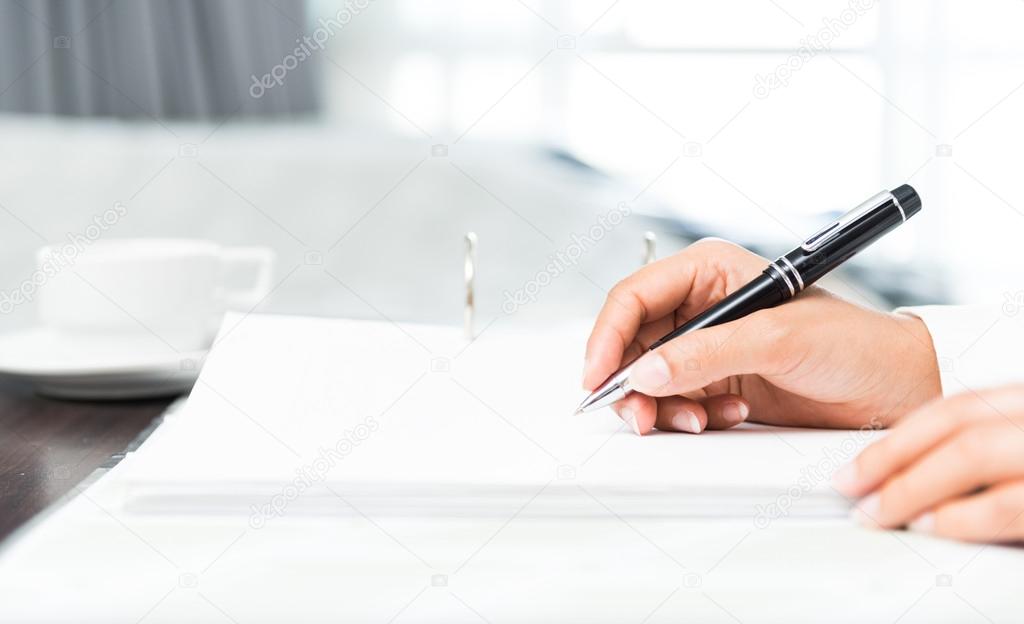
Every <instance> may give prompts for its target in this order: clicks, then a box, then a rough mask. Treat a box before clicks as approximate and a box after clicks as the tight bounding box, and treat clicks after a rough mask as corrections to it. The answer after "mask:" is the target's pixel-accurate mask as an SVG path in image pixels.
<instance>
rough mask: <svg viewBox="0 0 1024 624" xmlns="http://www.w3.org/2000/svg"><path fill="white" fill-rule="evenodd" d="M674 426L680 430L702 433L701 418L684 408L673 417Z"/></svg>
mask: <svg viewBox="0 0 1024 624" xmlns="http://www.w3.org/2000/svg"><path fill="white" fill-rule="evenodd" d="M672 426H673V427H675V428H676V429H679V430H680V431H689V432H690V433H700V419H699V418H697V415H696V414H694V413H693V412H690V411H687V410H682V411H680V412H679V413H678V414H676V415H675V416H673V417H672Z"/></svg>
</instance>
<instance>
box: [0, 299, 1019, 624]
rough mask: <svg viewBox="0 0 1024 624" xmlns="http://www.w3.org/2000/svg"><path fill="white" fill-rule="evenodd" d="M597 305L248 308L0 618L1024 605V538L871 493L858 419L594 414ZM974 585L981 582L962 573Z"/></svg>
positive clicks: (16, 544)
mask: <svg viewBox="0 0 1024 624" xmlns="http://www.w3.org/2000/svg"><path fill="white" fill-rule="evenodd" d="M585 332H586V328H585V327H583V326H580V327H575V328H558V329H557V330H551V331H549V332H546V333H543V334H541V333H535V332H529V333H527V332H519V331H512V330H510V329H507V328H504V327H501V323H500V322H499V323H496V324H495V326H493V327H491V328H489V329H487V330H485V331H484V332H483V333H482V335H481V336H480V337H479V338H478V340H476V341H475V342H473V343H471V344H467V343H466V342H465V341H463V340H462V339H461V337H460V335H459V333H458V331H457V330H455V329H445V328H434V327H422V326H414V325H402V326H396V325H394V324H390V323H368V322H356V321H336V320H313V319H299V318H284V317H261V316H248V317H240V316H233V317H229V318H228V319H227V321H226V322H225V325H224V328H223V329H222V331H221V335H220V338H219V340H218V344H217V346H216V347H215V348H214V349H213V351H212V353H211V355H210V357H209V359H208V361H207V364H206V366H205V368H204V370H203V372H202V375H201V378H200V381H199V383H198V385H197V386H196V388H195V390H194V392H193V394H192V396H191V397H190V398H189V400H188V402H187V403H186V405H185V407H184V408H183V409H182V410H180V411H179V412H177V413H175V414H172V415H169V416H168V417H167V418H166V420H165V422H164V424H163V425H162V426H160V427H159V428H158V429H157V430H156V431H155V432H154V433H153V434H152V435H151V436H150V438H149V439H148V440H147V441H146V442H145V443H144V444H143V445H142V446H141V447H140V448H139V449H138V450H137V451H135V452H134V453H131V454H130V455H129V456H128V457H127V458H126V459H125V460H124V461H122V462H121V463H120V464H119V465H118V466H116V467H115V468H114V469H113V470H112V471H111V472H110V473H109V474H107V475H105V476H104V477H103V478H101V479H99V481H98V482H96V483H94V484H93V485H91V486H89V487H88V489H85V490H83V491H80V492H78V495H77V496H76V497H74V498H73V499H72V500H71V501H70V502H69V503H68V504H67V505H66V506H64V507H62V508H60V509H58V510H56V511H55V512H54V513H53V514H51V515H49V516H47V517H45V518H43V519H42V520H41V521H39V522H38V523H37V524H35V525H34V526H32V527H30V528H29V529H27V530H26V531H24V532H23V533H22V534H21V535H20V536H17V537H16V538H15V539H12V540H10V541H8V542H7V543H6V544H5V546H6V547H5V548H4V550H3V551H2V553H0V621H5V622H6V621H11V622H53V621H76V622H112V621H129V622H140V621H141V622H146V623H147V624H153V623H159V622H181V621H195V622H230V621H234V622H239V623H246V624H251V623H260V622H279V621H283V620H288V621H351V622H364V621H377V622H402V621H418V622H453V621H467V622H479V621H492V622H498V621H581V622H582V621H586V622H601V621H607V622H622V621H646V622H662V621H664V622H675V621H680V620H681V619H689V620H694V621H722V622H735V621H741V622H791V621H797V620H828V621H835V622H864V621H893V620H897V619H898V620H899V621H900V622H917V621H928V622H960V621H966V620H970V619H972V618H973V619H977V618H978V617H979V614H984V616H985V617H986V618H989V619H993V620H994V621H995V620H998V619H1000V618H1003V619H1007V620H1012V619H1013V618H1014V617H1016V614H1017V613H1019V612H1020V610H1021V608H1024V602H1022V601H1024V599H1022V598H1021V594H1020V592H1019V587H1018V585H1019V578H1020V575H1021V573H1022V572H1024V557H1022V555H1021V553H1020V552H1018V551H1017V550H1016V549H1013V548H1004V547H999V546H988V547H980V546H978V545H971V544H957V543H952V542H946V541H942V540H933V539H929V538H927V537H924V536H921V535H914V534H907V533H887V532H881V531H867V530H862V529H858V528H856V527H854V526H852V525H851V524H850V523H849V522H848V521H847V520H846V519H845V506H846V501H843V500H842V499H841V498H840V497H837V495H835V493H834V492H832V491H831V490H830V488H828V475H829V473H830V472H831V470H832V469H834V468H835V467H836V466H838V465H839V464H840V463H842V462H844V461H846V460H847V459H848V458H849V457H851V456H852V455H853V454H854V453H856V451H857V449H859V448H860V446H862V445H863V444H864V443H866V441H867V440H866V439H865V438H866V437H867V436H866V435H865V434H862V433H861V432H857V431H809V430H786V429H778V428H768V427H757V426H746V427H743V428H741V429H739V430H736V431H728V432H707V433H704V434H701V435H699V436H694V435H688V434H657V433H655V434H653V435H650V436H644V437H643V438H639V437H637V436H635V435H634V434H633V433H632V432H631V431H629V430H628V429H627V428H626V427H624V426H623V424H622V423H621V422H620V421H619V420H618V419H617V418H616V417H615V416H614V415H613V414H612V413H611V412H603V413H594V414H587V415H585V416H573V415H572V411H573V408H574V407H575V405H576V404H577V403H578V402H579V400H580V398H581V397H580V395H581V394H583V393H582V391H580V390H577V387H578V381H577V378H578V374H579V366H580V353H581V352H582V345H583V340H584V338H585ZM954 589H955V591H954Z"/></svg>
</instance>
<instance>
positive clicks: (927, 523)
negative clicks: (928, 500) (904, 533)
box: [907, 511, 935, 533]
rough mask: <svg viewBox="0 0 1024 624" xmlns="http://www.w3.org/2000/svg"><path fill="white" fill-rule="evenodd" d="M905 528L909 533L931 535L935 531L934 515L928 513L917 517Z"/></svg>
mask: <svg viewBox="0 0 1024 624" xmlns="http://www.w3.org/2000/svg"><path fill="white" fill-rule="evenodd" d="M907 528H908V529H910V530H911V531H917V532H918V533H931V532H933V531H934V530H935V514H934V513H932V512H930V511H928V512H925V513H923V514H921V515H920V516H918V517H917V520H914V521H913V522H911V523H910V524H908V525H907Z"/></svg>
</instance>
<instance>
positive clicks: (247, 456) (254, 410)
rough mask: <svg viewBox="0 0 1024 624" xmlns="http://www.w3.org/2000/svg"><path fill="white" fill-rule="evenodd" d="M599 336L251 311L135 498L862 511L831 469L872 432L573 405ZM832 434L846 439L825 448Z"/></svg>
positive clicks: (539, 511) (598, 510)
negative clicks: (639, 430)
mask: <svg viewBox="0 0 1024 624" xmlns="http://www.w3.org/2000/svg"><path fill="white" fill-rule="evenodd" d="M227 327H229V328H230V327H231V325H230V324H229V325H228V326H227ZM584 337H585V336H583V335H581V334H580V332H577V334H576V335H571V334H567V333H566V332H565V331H562V332H559V333H555V332H552V333H550V334H548V335H543V334H541V335H537V334H517V333H509V332H502V331H500V330H498V329H492V330H491V331H490V333H488V332H485V333H484V334H483V335H482V336H481V337H480V338H479V339H478V340H477V341H476V342H474V343H468V342H467V341H465V340H464V339H463V338H462V337H461V335H460V334H459V333H458V332H456V331H454V330H452V329H447V328H432V327H422V326H406V327H399V326H396V325H392V324H387V323H372V322H365V321H331V320H303V321H296V320H295V319H290V318H287V317H277V318H275V317H261V318H250V319H247V320H246V321H245V322H244V323H242V324H241V325H239V327H238V328H237V329H236V330H234V331H226V332H225V335H224V337H223V339H222V341H221V343H220V344H219V345H218V347H217V348H216V349H215V350H214V353H213V354H212V355H211V357H210V358H209V360H208V362H207V364H206V367H205V368H204V370H203V374H202V377H201V379H200V382H199V384H198V385H197V387H196V389H195V391H194V392H193V394H192V396H191V397H190V399H189V402H188V405H187V407H186V409H185V410H184V411H183V412H182V413H181V414H180V415H178V416H176V417H175V418H174V420H173V421H172V422H168V423H166V424H165V425H164V427H163V428H162V430H161V431H160V435H159V436H158V437H157V438H155V439H154V440H152V441H151V442H150V443H149V444H147V446H146V448H145V452H144V453H138V454H136V455H135V456H134V457H132V458H131V460H130V463H129V464H128V465H127V466H126V469H127V473H126V476H125V478H124V479H123V481H124V484H125V487H126V491H125V493H126V497H125V501H126V505H127V506H128V509H130V510H131V511H136V512H146V511H155V512H160V513H165V512H180V513H208V512H217V513H252V514H255V515H257V516H258V515H261V514H262V515H268V514H269V515H274V514H279V513H283V510H282V509H280V508H281V507H282V506H283V505H286V506H287V511H288V513H314V514H315V513H325V514H331V515H334V514H338V513H357V512H356V511H355V509H358V511H361V512H364V513H367V514H371V515H397V516H421V515H427V516H453V517H472V516H479V515H485V516H493V515H497V516H507V515H508V514H509V513H511V512H512V511H515V510H516V509H517V508H518V507H520V506H522V505H523V504H524V502H526V501H527V500H529V499H531V498H532V497H534V496H535V495H536V496H538V500H536V501H535V502H534V503H533V504H531V505H530V506H529V507H528V508H527V509H524V511H523V513H524V514H527V515H542V516H593V515H599V516H603V515H607V513H608V510H607V509H605V508H604V507H608V508H611V509H612V510H614V512H615V513H617V514H620V515H624V516H638V517H647V516H651V517H688V516H698V517H718V516H727V517H729V516H732V517H744V518H747V517H752V516H753V515H754V514H756V513H757V511H758V509H767V508H768V507H769V506H770V505H772V503H773V502H774V501H775V500H776V499H778V498H780V497H781V496H784V495H786V493H787V490H789V489H790V488H791V487H792V488H796V490H799V492H796V495H793V496H788V498H790V499H792V500H791V501H790V502H791V504H790V505H789V506H788V507H787V509H785V510H779V513H780V515H782V513H783V512H784V513H785V515H786V516H787V517H794V516H801V515H807V514H810V515H822V514H825V515H832V516H837V515H838V516H842V515H845V513H846V512H847V510H848V503H847V501H845V500H843V499H842V497H840V496H838V495H837V494H836V493H835V492H834V491H832V490H831V488H829V487H828V479H829V476H830V473H831V470H832V469H834V468H836V467H837V466H838V465H839V464H840V463H842V462H844V461H846V460H848V459H850V458H851V454H852V452H853V451H855V450H857V449H859V448H860V446H861V445H862V444H863V443H864V442H865V441H866V440H867V439H868V438H869V437H870V432H847V433H844V434H840V435H839V436H837V435H836V434H835V433H829V432H810V431H785V430H780V429H769V428H759V427H748V428H744V429H743V430H740V431H733V432H719V433H708V434H704V435H702V436H690V435H681V434H664V433H662V434H657V433H656V434H654V435H651V436H647V437H644V438H638V437H636V436H635V435H633V434H632V432H631V431H629V430H628V429H627V428H626V427H625V426H624V425H623V423H622V422H621V421H620V420H619V419H618V418H617V417H616V416H615V415H614V414H612V413H611V411H606V412H605V413H598V414H587V415H573V414H572V412H573V407H574V406H575V405H576V404H577V403H578V402H579V399H580V396H581V395H582V394H583V393H582V391H581V390H580V389H579V387H578V383H577V382H576V378H577V377H578V375H579V369H580V365H581V364H580V360H581V357H580V354H581V353H582V350H581V348H580V345H581V344H582V341H583V338H584ZM828 441H836V442H839V443H843V442H845V446H846V448H845V449H843V448H842V445H841V444H839V445H837V446H836V447H835V448H834V449H832V454H831V455H829V456H824V455H822V452H823V450H827V449H825V447H824V445H825V443H826V442H828ZM184 449H187V460H186V461H183V459H185V458H183V455H182V453H183V450H184ZM817 461H821V462H822V466H820V467H816V466H813V464H814V463H815V462H817ZM300 490H301V492H300ZM796 490H794V492H795V491H796ZM595 498H596V499H598V500H599V501H600V502H601V503H602V504H601V505H597V506H595V505H594V499H595ZM784 504H785V503H784ZM765 513H770V512H765Z"/></svg>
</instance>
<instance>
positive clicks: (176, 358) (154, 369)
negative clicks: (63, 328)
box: [0, 327, 207, 399]
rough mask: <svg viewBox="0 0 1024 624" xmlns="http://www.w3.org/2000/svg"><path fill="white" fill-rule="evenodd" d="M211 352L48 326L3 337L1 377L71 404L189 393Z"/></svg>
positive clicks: (138, 337)
mask: <svg viewBox="0 0 1024 624" xmlns="http://www.w3.org/2000/svg"><path fill="white" fill-rule="evenodd" d="M206 353H207V351H206V350H201V351H189V352H177V351H175V350H174V349H173V348H171V347H170V346H169V345H167V344H166V343H164V342H162V341H161V340H159V339H158V338H157V337H155V336H152V335H148V334H140V335H125V334H109V335H104V334H84V333H79V332H70V333H69V332H60V331H58V330H54V329H49V328H45V327H35V328H31V329H26V330H22V331H16V332H11V333H7V334H0V375H3V376H6V377H10V378H15V379H20V380H24V381H27V382H29V383H31V384H32V387H33V388H34V389H35V391H36V392H38V393H39V394H42V395H47V396H53V397H59V398H66V399H132V398H143V397H154V396H169V395H173V394H179V393H181V392H183V391H187V390H188V389H189V388H191V387H192V385H193V384H194V383H195V381H196V377H197V376H198V374H199V369H200V368H201V366H202V362H203V359H204V358H205V357H206Z"/></svg>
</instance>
